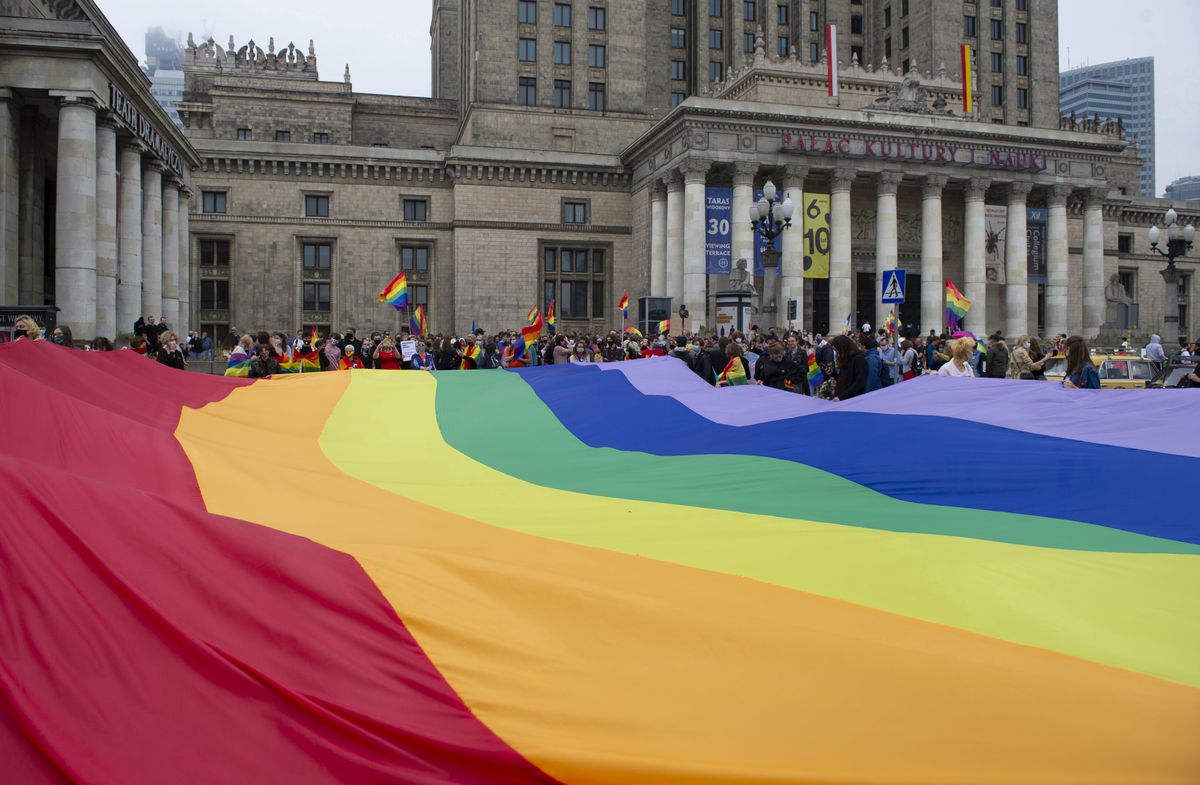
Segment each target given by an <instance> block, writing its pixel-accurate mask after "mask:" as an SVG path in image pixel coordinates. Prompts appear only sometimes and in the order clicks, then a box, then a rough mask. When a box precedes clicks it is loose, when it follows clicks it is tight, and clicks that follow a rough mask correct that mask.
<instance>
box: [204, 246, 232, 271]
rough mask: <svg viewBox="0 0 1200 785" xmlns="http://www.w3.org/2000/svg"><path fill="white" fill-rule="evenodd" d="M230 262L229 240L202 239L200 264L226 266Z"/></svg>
mask: <svg viewBox="0 0 1200 785" xmlns="http://www.w3.org/2000/svg"><path fill="white" fill-rule="evenodd" d="M228 264H229V241H228V240H201V241H200V265H201V266H203V267H224V266H227V265H228Z"/></svg>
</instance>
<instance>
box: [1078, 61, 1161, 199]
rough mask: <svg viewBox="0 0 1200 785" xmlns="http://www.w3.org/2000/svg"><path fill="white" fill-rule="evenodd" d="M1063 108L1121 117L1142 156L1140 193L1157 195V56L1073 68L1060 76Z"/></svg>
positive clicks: (1081, 115) (1102, 116)
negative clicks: (1155, 163) (1155, 76)
mask: <svg viewBox="0 0 1200 785" xmlns="http://www.w3.org/2000/svg"><path fill="white" fill-rule="evenodd" d="M1059 112H1060V113H1061V114H1063V115H1071V114H1074V115H1075V116H1076V117H1078V118H1080V119H1082V118H1091V117H1097V116H1098V117H1099V118H1100V119H1101V120H1105V119H1109V118H1111V119H1113V120H1117V119H1118V118H1119V119H1121V121H1122V123H1123V124H1124V126H1125V128H1126V129H1127V131H1126V136H1127V137H1128V139H1129V140H1130V141H1131V142H1133V143H1134V144H1136V145H1137V148H1138V155H1140V156H1141V158H1142V171H1141V176H1140V177H1139V178H1138V194H1139V195H1141V196H1147V197H1153V196H1154V195H1155V194H1156V193H1157V191H1156V190H1155V187H1154V58H1153V57H1139V58H1135V59H1131V60H1117V61H1115V62H1112V63H1100V64H1098V65H1085V66H1080V67H1079V68H1072V69H1071V70H1070V71H1065V72H1063V73H1062V74H1061V75H1060V76H1059Z"/></svg>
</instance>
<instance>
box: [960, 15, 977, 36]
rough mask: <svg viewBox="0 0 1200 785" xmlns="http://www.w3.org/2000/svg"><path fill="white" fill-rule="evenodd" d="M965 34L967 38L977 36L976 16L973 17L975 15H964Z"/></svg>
mask: <svg viewBox="0 0 1200 785" xmlns="http://www.w3.org/2000/svg"><path fill="white" fill-rule="evenodd" d="M963 35H964V36H965V37H967V38H974V37H975V35H976V31H975V17H973V16H964V17H963Z"/></svg>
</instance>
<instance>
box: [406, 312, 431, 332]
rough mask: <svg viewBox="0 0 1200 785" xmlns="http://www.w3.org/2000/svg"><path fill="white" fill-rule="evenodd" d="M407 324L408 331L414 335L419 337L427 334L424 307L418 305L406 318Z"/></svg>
mask: <svg viewBox="0 0 1200 785" xmlns="http://www.w3.org/2000/svg"><path fill="white" fill-rule="evenodd" d="M408 324H409V328H408V329H409V332H411V333H412V334H413V335H415V336H416V337H418V338H420V337H421V336H423V335H427V334H428V333H427V332H426V330H425V309H424V308H422V307H421V306H419V305H418V306H417V309H416V310H415V311H413V315H412V316H410V317H409V318H408Z"/></svg>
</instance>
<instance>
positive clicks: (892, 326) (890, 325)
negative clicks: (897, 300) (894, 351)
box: [883, 310, 900, 335]
mask: <svg viewBox="0 0 1200 785" xmlns="http://www.w3.org/2000/svg"><path fill="white" fill-rule="evenodd" d="M883 328H884V329H885V330H887V333H888V335H895V334H896V333H898V332H899V331H900V320H899V319H897V318H896V312H895V311H894V310H892V311H889V312H888V315H887V318H886V319H884V320H883Z"/></svg>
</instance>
